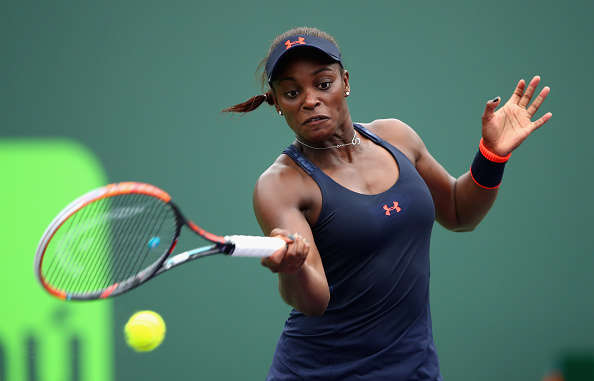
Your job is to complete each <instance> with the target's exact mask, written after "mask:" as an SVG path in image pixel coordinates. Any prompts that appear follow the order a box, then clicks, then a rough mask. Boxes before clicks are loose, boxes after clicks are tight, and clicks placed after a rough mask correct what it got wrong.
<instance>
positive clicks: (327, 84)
mask: <svg viewBox="0 0 594 381" xmlns="http://www.w3.org/2000/svg"><path fill="white" fill-rule="evenodd" d="M331 85H332V82H331V81H328V82H322V83H320V84H319V85H318V87H319V88H320V89H321V90H328V89H329V88H330V86H331Z"/></svg>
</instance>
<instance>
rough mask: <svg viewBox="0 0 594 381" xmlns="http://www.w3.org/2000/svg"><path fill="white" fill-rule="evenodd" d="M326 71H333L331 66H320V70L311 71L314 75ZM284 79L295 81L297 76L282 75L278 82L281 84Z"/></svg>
mask: <svg viewBox="0 0 594 381" xmlns="http://www.w3.org/2000/svg"><path fill="white" fill-rule="evenodd" d="M324 71H333V70H332V69H331V68H330V67H322V68H319V69H318V70H316V71H314V72H313V73H311V74H312V75H317V74H320V73H322V72H324ZM283 81H295V77H282V78H279V79H278V83H279V84H280V83H281V82H283Z"/></svg>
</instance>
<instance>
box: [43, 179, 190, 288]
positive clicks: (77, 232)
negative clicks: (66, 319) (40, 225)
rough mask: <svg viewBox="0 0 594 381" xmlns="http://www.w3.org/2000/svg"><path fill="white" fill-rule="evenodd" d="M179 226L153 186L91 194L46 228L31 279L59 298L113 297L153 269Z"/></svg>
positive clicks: (181, 222)
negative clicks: (35, 278) (36, 280)
mask: <svg viewBox="0 0 594 381" xmlns="http://www.w3.org/2000/svg"><path fill="white" fill-rule="evenodd" d="M184 223H185V220H184V218H183V216H182V215H181V213H180V212H179V210H178V208H177V207H176V206H175V205H174V204H173V203H172V202H171V197H170V196H169V195H168V194H167V193H166V192H165V191H163V190H161V189H159V188H157V187H155V186H152V185H149V184H144V183H136V182H126V183H117V184H110V185H107V186H105V187H102V188H99V189H95V190H93V191H91V192H88V193H87V194H85V195H83V196H81V197H79V198H78V199H76V200H75V201H73V202H72V203H71V204H70V205H68V206H67V207H66V208H65V209H64V210H62V211H61V212H60V213H59V214H58V216H56V218H55V219H54V220H53V221H52V222H51V224H50V225H49V226H48V228H47V229H46V231H45V233H44V234H43V236H42V237H41V240H40V242H39V245H38V247H37V251H36V254H35V265H34V266H35V274H36V276H37V279H38V280H39V282H40V283H41V285H42V286H43V287H44V288H45V289H46V290H47V291H48V292H50V293H51V294H52V295H54V296H56V297H58V298H61V299H67V300H91V299H101V298H107V297H110V296H115V295H119V294H121V293H123V292H125V291H128V290H130V289H132V288H134V287H136V286H138V285H140V284H142V283H144V282H146V281H147V280H148V279H150V278H151V277H152V276H153V275H154V274H155V273H156V272H157V271H158V270H159V268H160V267H161V266H162V264H163V262H164V261H165V260H166V259H167V257H168V256H169V254H170V253H171V252H172V251H173V248H174V247H175V244H176V243H177V240H178V237H179V234H180V230H181V227H182V226H183V225H184Z"/></svg>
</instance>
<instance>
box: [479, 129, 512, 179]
mask: <svg viewBox="0 0 594 381" xmlns="http://www.w3.org/2000/svg"><path fill="white" fill-rule="evenodd" d="M510 156H511V152H510V153H509V154H508V155H507V156H498V155H496V154H494V153H493V152H491V151H489V150H488V149H487V147H485V145H484V144H483V139H481V142H480V144H479V150H478V152H477V153H476V156H475V157H474V161H473V162H472V165H471V166H470V176H471V177H472V179H473V180H474V182H475V183H476V184H477V185H478V186H480V187H481V188H485V189H496V188H498V187H499V185H501V179H502V178H503V170H504V169H505V163H507V161H508V160H509V158H510Z"/></svg>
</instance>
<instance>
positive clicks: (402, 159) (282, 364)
mask: <svg viewBox="0 0 594 381" xmlns="http://www.w3.org/2000/svg"><path fill="white" fill-rule="evenodd" d="M355 128H356V129H357V131H358V132H359V133H361V134H362V135H364V136H365V137H367V138H369V139H370V140H372V141H373V142H374V143H375V144H378V145H380V146H382V147H383V148H385V149H386V150H388V151H389V152H390V153H391V154H392V156H393V157H394V159H395V160H396V162H397V164H398V167H399V170H400V176H399V178H398V180H397V181H395V183H394V185H393V186H392V187H390V188H389V189H388V190H386V191H385V192H382V193H378V194H373V195H368V194H360V193H356V192H354V191H351V190H349V189H347V188H345V187H343V186H341V185H339V184H338V183H336V182H335V181H334V180H332V179H331V178H330V177H329V176H327V175H326V174H325V173H324V172H323V171H322V170H320V169H319V168H318V167H316V166H315V165H314V164H313V163H312V162H311V161H310V160H309V159H307V158H306V157H305V156H303V155H302V154H301V152H300V151H299V150H298V149H297V148H296V147H295V146H292V145H291V146H289V147H288V148H287V149H286V150H285V151H284V153H285V154H286V155H288V156H290V157H291V158H292V159H293V160H294V161H295V162H296V163H297V164H299V165H300V166H301V168H303V170H304V171H306V172H307V173H308V174H309V175H310V176H311V177H312V178H313V179H314V180H315V181H316V183H317V184H318V186H319V188H320V190H321V192H322V207H321V212H320V215H319V218H318V220H317V222H316V223H315V225H314V226H312V231H313V235H314V239H315V243H316V246H317V248H318V250H319V252H320V256H321V258H322V262H323V264H324V270H325V272H326V278H327V279H328V284H329V287H330V303H329V305H328V308H327V310H326V312H325V313H324V315H322V316H319V317H308V316H305V315H303V314H302V313H300V312H298V311H296V310H293V311H292V312H291V314H290V316H289V318H288V319H287V321H286V323H285V327H284V330H283V332H282V334H281V337H280V339H279V341H278V344H277V348H276V351H275V354H274V357H273V361H272V365H271V368H270V371H269V374H268V380H283V381H285V380H341V381H344V380H431V381H435V380H442V377H441V375H440V373H439V363H438V359H437V354H436V351H435V346H434V343H433V334H432V328H431V313H430V309H429V241H430V237H431V230H432V228H433V222H434V220H435V209H434V205H433V199H432V197H431V194H430V192H429V189H428V188H427V185H426V184H425V182H424V181H423V179H422V178H421V177H420V175H419V174H418V173H417V171H416V169H415V167H414V165H413V164H412V163H411V162H410V160H408V158H407V157H406V156H405V155H404V154H403V153H402V152H400V151H399V150H398V149H397V148H395V147H394V146H392V145H391V144H389V143H388V142H386V141H384V140H383V139H381V138H379V137H378V136H376V135H375V134H373V133H372V132H370V131H369V130H367V129H365V128H364V127H363V126H361V125H358V124H355Z"/></svg>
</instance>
